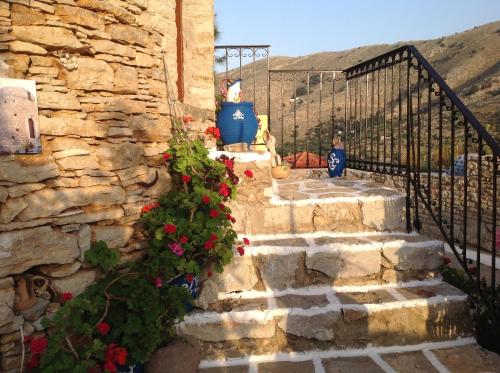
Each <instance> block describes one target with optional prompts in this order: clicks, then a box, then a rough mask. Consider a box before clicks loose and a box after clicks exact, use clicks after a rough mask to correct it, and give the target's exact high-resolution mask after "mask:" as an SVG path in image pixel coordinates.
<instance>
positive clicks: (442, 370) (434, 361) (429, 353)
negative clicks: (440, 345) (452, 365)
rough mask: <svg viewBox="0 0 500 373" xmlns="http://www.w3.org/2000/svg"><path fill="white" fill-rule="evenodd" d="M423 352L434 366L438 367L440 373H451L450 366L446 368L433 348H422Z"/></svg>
mask: <svg viewBox="0 0 500 373" xmlns="http://www.w3.org/2000/svg"><path fill="white" fill-rule="evenodd" d="M422 353H423V354H424V356H425V357H426V358H427V360H429V362H430V363H431V364H432V366H433V367H434V368H436V369H437V371H438V372H439V373H451V372H450V370H448V368H446V367H445V366H444V365H443V364H442V363H441V362H440V361H439V359H438V358H437V357H436V355H434V353H433V352H432V351H431V350H428V349H425V350H422Z"/></svg>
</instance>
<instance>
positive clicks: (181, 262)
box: [28, 116, 253, 373]
mask: <svg viewBox="0 0 500 373" xmlns="http://www.w3.org/2000/svg"><path fill="white" fill-rule="evenodd" d="M186 118H187V119H186V120H184V118H183V122H184V123H182V122H181V121H176V122H175V123H174V124H175V125H174V129H175V132H174V137H173V139H172V140H171V141H170V144H169V145H170V148H169V150H168V152H166V153H165V154H164V156H163V158H164V160H165V161H166V163H167V167H168V170H169V172H170V175H171V177H172V182H173V187H172V190H171V191H170V192H169V193H167V194H166V195H164V196H162V197H161V198H160V199H159V201H157V202H154V203H152V204H149V205H147V206H144V208H143V209H142V219H141V220H142V224H143V227H144V231H145V233H146V235H147V236H149V239H150V245H149V247H148V250H147V254H146V256H145V257H144V259H142V260H141V261H139V262H135V263H130V264H127V265H122V266H117V264H118V261H119V253H118V252H117V251H116V250H111V249H109V248H108V247H107V245H106V244H105V243H104V242H97V243H96V244H94V245H93V247H92V248H91V249H90V250H88V251H87V252H86V254H85V259H86V261H87V262H88V263H89V264H91V265H93V266H96V267H98V268H100V269H101V271H102V276H101V277H100V278H99V280H98V281H97V282H96V283H95V284H93V285H91V286H90V287H88V288H87V289H86V290H85V291H84V292H83V293H82V294H80V295H78V296H77V297H75V298H72V296H71V294H66V295H65V297H63V300H64V301H65V303H64V304H63V306H62V307H61V308H60V309H59V311H58V312H57V313H55V314H54V315H53V317H50V318H46V319H45V320H44V323H45V325H46V326H47V327H48V328H49V330H50V333H49V337H48V340H47V339H45V338H38V339H34V340H31V341H30V351H31V358H30V360H29V363H28V368H30V369H33V370H35V371H41V372H50V373H52V372H54V373H55V372H69V371H71V372H82V373H83V372H103V371H104V372H112V373H113V372H116V371H117V367H118V366H120V365H125V364H133V363H142V362H146V361H147V360H148V359H149V358H150V356H151V354H152V353H153V352H154V351H155V350H156V349H157V348H158V347H159V346H161V345H165V344H167V343H168V342H169V341H170V340H172V339H173V338H175V324H176V323H178V322H180V321H182V319H183V316H184V314H185V313H186V312H187V310H188V309H189V308H190V307H191V303H192V293H191V292H190V291H189V290H188V289H187V288H186V287H185V286H181V285H180V283H182V282H184V283H186V284H193V281H194V280H195V277H196V276H198V275H200V274H202V272H204V271H206V273H207V275H210V273H211V271H212V270H215V271H219V272H221V271H222V270H223V267H224V265H226V264H228V263H229V262H230V261H231V259H232V257H233V247H234V246H235V243H236V240H237V234H236V233H235V231H234V230H233V228H232V224H233V223H234V222H235V219H234V217H233V216H232V215H231V210H230V209H229V207H228V206H227V205H226V203H227V202H228V201H229V200H230V199H232V198H235V196H236V188H237V186H238V184H239V178H238V176H236V175H235V173H234V171H233V168H234V159H230V158H228V157H226V156H222V157H220V158H219V159H217V160H214V159H210V158H209V156H208V151H207V149H206V148H205V147H204V143H203V141H202V139H200V138H192V135H191V134H190V133H188V132H187V131H186V127H185V126H186V122H189V120H190V117H188V116H186ZM206 133H207V134H208V135H210V136H213V135H214V134H216V131H215V130H212V131H207V132H206ZM245 174H246V176H247V177H253V174H252V171H251V170H247V171H246V172H245ZM244 241H245V243H246V244H248V240H246V239H245V240H244ZM237 251H238V252H239V255H243V254H244V249H243V247H242V246H240V247H238V248H237Z"/></svg>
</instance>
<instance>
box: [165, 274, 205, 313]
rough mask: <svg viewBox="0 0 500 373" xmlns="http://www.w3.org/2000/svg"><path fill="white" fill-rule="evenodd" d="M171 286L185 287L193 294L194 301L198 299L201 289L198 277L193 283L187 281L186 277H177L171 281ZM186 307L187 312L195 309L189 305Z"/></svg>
mask: <svg viewBox="0 0 500 373" xmlns="http://www.w3.org/2000/svg"><path fill="white" fill-rule="evenodd" d="M170 285H176V286H183V287H185V288H186V289H187V290H188V291H189V292H190V293H191V296H192V297H193V299H196V297H197V296H198V288H199V278H198V276H196V277H193V281H191V282H189V281H187V280H186V278H185V276H181V277H177V278H176V279H174V280H172V281H170ZM185 306H186V311H187V312H189V311H191V310H192V309H193V306H192V305H191V304H189V303H186V304H185Z"/></svg>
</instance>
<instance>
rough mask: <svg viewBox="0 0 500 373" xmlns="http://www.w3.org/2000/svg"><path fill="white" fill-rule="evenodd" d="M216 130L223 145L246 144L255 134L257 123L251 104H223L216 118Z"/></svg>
mask: <svg viewBox="0 0 500 373" xmlns="http://www.w3.org/2000/svg"><path fill="white" fill-rule="evenodd" d="M217 128H219V130H220V137H221V139H222V142H223V143H224V145H229V144H236V143H240V142H246V143H247V144H250V143H251V142H252V141H253V140H254V139H255V135H256V134H257V129H258V122H257V117H256V116H255V113H254V111H253V103H252V102H223V103H222V105H221V110H220V112H219V115H218V116H217Z"/></svg>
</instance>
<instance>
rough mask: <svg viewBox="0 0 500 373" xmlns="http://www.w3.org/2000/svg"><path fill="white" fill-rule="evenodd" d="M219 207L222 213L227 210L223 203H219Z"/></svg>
mask: <svg viewBox="0 0 500 373" xmlns="http://www.w3.org/2000/svg"><path fill="white" fill-rule="evenodd" d="M218 207H219V208H220V209H221V211H224V210H225V209H226V205H224V204H223V203H219V205H218Z"/></svg>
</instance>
